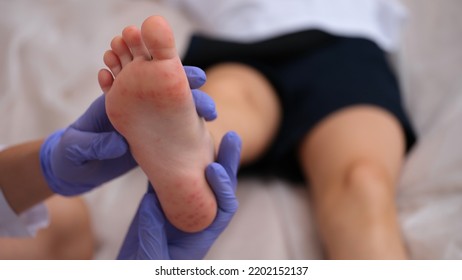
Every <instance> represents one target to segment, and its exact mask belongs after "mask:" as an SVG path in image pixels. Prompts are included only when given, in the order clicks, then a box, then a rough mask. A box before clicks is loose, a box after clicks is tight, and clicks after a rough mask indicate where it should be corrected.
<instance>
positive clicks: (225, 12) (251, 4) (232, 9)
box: [165, 0, 406, 51]
mask: <svg viewBox="0 0 462 280" xmlns="http://www.w3.org/2000/svg"><path fill="white" fill-rule="evenodd" d="M165 2H166V3H167V4H170V5H172V6H174V7H176V8H179V9H180V10H182V11H183V12H184V13H185V14H186V15H187V16H188V17H190V18H191V19H192V20H193V21H194V23H195V24H197V31H198V32H199V33H202V34H204V35H207V36H211V37H215V38H219V39H225V40H235V41H239V42H252V41H257V40H262V39H265V38H269V37H274V36H277V35H281V34H286V33H292V32H296V31H301V30H306V29H313V28H316V29H321V30H324V31H326V32H329V33H332V34H335V35H342V36H355V37H363V38H367V39H370V40H372V41H375V42H376V43H377V44H378V45H379V46H381V47H382V48H383V49H384V50H387V51H392V50H395V49H396V48H397V46H398V44H399V37H400V31H401V27H402V24H403V23H404V20H405V17H406V11H405V9H404V7H403V6H402V5H401V4H400V3H399V2H397V0H165Z"/></svg>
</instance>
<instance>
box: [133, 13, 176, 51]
mask: <svg viewBox="0 0 462 280" xmlns="http://www.w3.org/2000/svg"><path fill="white" fill-rule="evenodd" d="M141 35H142V37H143V41H144V42H145V44H146V47H147V49H148V51H149V53H150V54H151V55H152V57H153V59H156V60H164V59H171V58H174V57H175V56H177V52H176V48H175V39H174V36H173V32H172V29H171V28H170V25H169V24H168V23H167V21H166V20H165V19H164V18H163V17H161V16H151V17H149V18H147V19H146V20H145V21H144V22H143V25H142V26H141Z"/></svg>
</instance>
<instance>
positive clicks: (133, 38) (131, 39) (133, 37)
mask: <svg viewBox="0 0 462 280" xmlns="http://www.w3.org/2000/svg"><path fill="white" fill-rule="evenodd" d="M122 38H123V39H124V41H125V43H126V44H127V46H128V48H129V49H130V51H131V53H132V56H133V58H134V59H135V58H137V57H140V58H143V59H151V55H150V54H149V52H148V50H147V49H146V46H145V45H144V42H143V40H142V39H141V32H140V30H139V29H138V28H136V27H134V26H129V27H126V28H125V29H124V30H123V32H122Z"/></svg>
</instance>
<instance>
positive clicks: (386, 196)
mask: <svg viewBox="0 0 462 280" xmlns="http://www.w3.org/2000/svg"><path fill="white" fill-rule="evenodd" d="M392 177H393V175H392V174H391V172H389V171H388V170H387V168H386V167H385V166H384V165H382V164H380V163H379V162H377V161H374V160H358V161H356V162H353V163H351V164H350V165H349V166H348V167H347V168H346V170H345V172H344V176H343V180H342V183H341V184H340V185H341V188H342V193H343V194H344V195H347V196H352V197H354V199H355V200H356V201H358V202H360V203H365V204H367V205H369V206H370V207H371V208H381V205H382V203H381V202H386V205H388V203H389V200H391V199H394V195H395V186H394V181H395V180H394V179H393V178H392Z"/></svg>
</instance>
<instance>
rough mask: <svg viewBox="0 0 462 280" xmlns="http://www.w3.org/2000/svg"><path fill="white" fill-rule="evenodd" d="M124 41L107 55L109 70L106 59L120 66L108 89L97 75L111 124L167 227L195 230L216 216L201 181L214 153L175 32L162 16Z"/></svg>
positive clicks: (131, 32) (130, 31)
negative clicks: (148, 186) (147, 182)
mask: <svg viewBox="0 0 462 280" xmlns="http://www.w3.org/2000/svg"><path fill="white" fill-rule="evenodd" d="M122 39H123V43H121V42H120V39H117V38H116V39H115V41H113V46H112V47H113V51H112V52H110V53H109V54H106V56H105V61H106V63H107V64H108V66H109V67H110V68H111V69H113V67H111V65H109V64H110V62H111V58H110V57H111V53H112V54H113V55H116V57H114V56H112V59H114V58H116V59H118V60H119V61H120V68H121V70H120V72H119V73H117V70H118V69H116V68H115V70H113V71H114V73H113V74H114V75H115V76H116V77H115V79H114V81H113V83H111V77H110V75H109V73H108V72H107V71H102V72H100V75H99V80H100V84H101V86H102V88H103V89H105V90H108V92H107V93H106V94H107V96H106V109H107V113H108V116H109V119H110V120H111V123H112V124H113V125H114V127H115V128H116V129H117V130H118V131H119V132H120V133H121V134H122V135H123V136H124V137H125V138H126V139H127V141H128V143H129V145H130V149H131V152H132V154H133V156H134V158H135V159H136V160H137V162H138V163H139V165H140V166H141V168H142V169H143V171H144V172H145V173H146V174H147V176H148V178H149V180H150V181H151V182H152V183H153V185H154V188H155V190H156V193H157V195H158V197H159V200H160V203H161V205H162V207H163V210H164V212H165V214H166V216H167V218H168V219H169V221H170V222H171V223H172V224H173V225H175V226H176V227H178V228H179V229H181V230H184V231H188V232H195V231H200V230H202V229H204V228H205V227H207V226H208V225H209V224H210V223H211V222H212V221H213V219H214V218H215V215H216V207H217V205H216V201H215V197H214V195H213V193H212V191H211V190H210V188H209V187H208V184H207V181H206V179H205V176H204V170H205V168H206V166H207V165H208V164H209V163H211V162H212V161H213V160H214V147H213V141H212V138H211V136H210V133H209V132H208V131H207V130H206V128H205V125H204V121H203V120H202V119H200V118H199V117H198V115H197V112H196V109H195V106H194V102H193V99H192V95H191V91H190V89H189V84H188V80H187V78H186V75H185V73H184V70H183V66H182V64H181V61H180V59H179V57H178V55H177V52H176V49H175V43H174V39H173V33H172V31H171V30H170V28H169V26H168V24H167V23H166V22H165V20H163V19H162V18H161V17H150V18H148V19H147V20H145V21H144V23H143V25H142V28H141V33H140V32H139V31H138V30H137V29H136V28H134V27H128V28H126V29H125V30H124V31H123V34H122ZM117 41H119V43H118V42H117ZM108 56H109V57H108ZM108 62H109V63H108ZM112 62H113V61H112Z"/></svg>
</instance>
